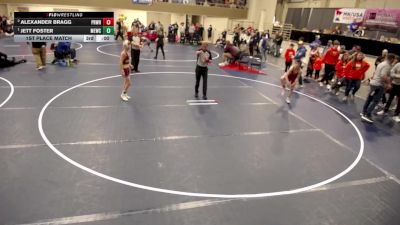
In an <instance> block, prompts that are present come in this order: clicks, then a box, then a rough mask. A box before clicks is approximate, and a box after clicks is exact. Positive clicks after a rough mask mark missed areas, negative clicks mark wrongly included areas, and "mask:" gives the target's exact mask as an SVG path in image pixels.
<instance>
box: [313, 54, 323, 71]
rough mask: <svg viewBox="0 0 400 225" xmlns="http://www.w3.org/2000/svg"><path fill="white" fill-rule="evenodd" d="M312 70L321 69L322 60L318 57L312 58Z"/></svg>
mask: <svg viewBox="0 0 400 225" xmlns="http://www.w3.org/2000/svg"><path fill="white" fill-rule="evenodd" d="M313 69H314V70H321V69H322V60H321V58H320V57H316V58H315V60H314V65H313Z"/></svg>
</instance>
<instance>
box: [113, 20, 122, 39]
mask: <svg viewBox="0 0 400 225" xmlns="http://www.w3.org/2000/svg"><path fill="white" fill-rule="evenodd" d="M123 34H124V33H123V31H122V23H121V21H117V35H115V40H118V37H121V39H122V40H124V35H123Z"/></svg>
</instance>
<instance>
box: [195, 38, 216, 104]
mask: <svg viewBox="0 0 400 225" xmlns="http://www.w3.org/2000/svg"><path fill="white" fill-rule="evenodd" d="M196 55H197V63H196V86H195V94H194V97H195V98H198V97H199V86H200V79H201V78H203V99H204V100H207V77H208V67H207V66H208V64H209V63H211V60H212V57H211V52H210V51H209V50H208V49H207V43H206V42H203V43H202V44H201V47H200V49H198V50H197V51H196Z"/></svg>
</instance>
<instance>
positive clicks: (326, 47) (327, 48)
mask: <svg viewBox="0 0 400 225" xmlns="http://www.w3.org/2000/svg"><path fill="white" fill-rule="evenodd" d="M330 48H332V40H328V43H327V44H326V46H325V47H324V50H322V56H325V54H326V52H327V51H328V50H329V49H330Z"/></svg>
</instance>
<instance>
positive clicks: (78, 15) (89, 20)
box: [14, 12, 114, 42]
mask: <svg viewBox="0 0 400 225" xmlns="http://www.w3.org/2000/svg"><path fill="white" fill-rule="evenodd" d="M14 41H15V42H57V41H64V42H114V12H15V13H14Z"/></svg>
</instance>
